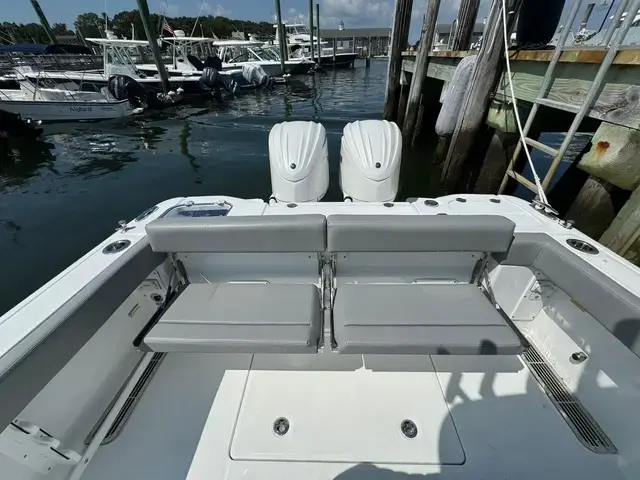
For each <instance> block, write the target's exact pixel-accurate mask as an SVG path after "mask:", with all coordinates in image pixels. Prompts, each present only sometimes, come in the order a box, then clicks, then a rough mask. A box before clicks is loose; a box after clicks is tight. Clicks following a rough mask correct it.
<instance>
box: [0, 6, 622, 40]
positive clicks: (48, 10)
mask: <svg viewBox="0 0 640 480" xmlns="http://www.w3.org/2000/svg"><path fill="white" fill-rule="evenodd" d="M39 1H40V6H41V7H42V9H43V11H44V13H45V15H46V16H47V18H48V20H49V23H52V24H53V23H66V24H67V25H68V26H72V25H73V22H74V20H75V18H76V16H77V15H78V14H80V13H86V12H96V13H99V12H103V11H105V4H106V11H107V12H108V13H109V15H113V14H114V13H117V12H119V11H122V10H134V9H136V8H137V4H136V1H135V0H106V2H105V0H64V1H60V0H39ZM592 1H594V2H596V4H597V7H596V9H595V11H594V14H593V16H592V18H591V21H590V23H589V27H590V28H598V27H599V25H600V22H601V21H602V18H604V15H605V13H606V10H607V8H608V7H607V6H604V5H602V4H603V3H605V0H592ZM607 1H608V2H609V3H610V2H611V0H607ZM3 3H5V5H4V6H3V9H2V20H3V21H8V22H16V23H29V22H37V21H38V18H37V16H36V14H35V12H34V11H33V8H32V7H31V3H30V2H27V1H24V0H20V1H18V0H3ZM148 3H149V9H150V10H151V12H160V11H162V9H163V8H164V10H165V11H166V14H167V16H169V17H171V16H182V15H185V16H194V17H195V16H197V15H198V13H199V12H200V11H202V13H203V14H204V15H223V16H225V17H229V18H233V19H238V20H253V21H268V22H270V21H273V18H274V15H273V12H274V11H275V6H274V5H275V2H274V0H205V3H203V0H164V1H161V0H148ZM314 3H319V4H320V23H321V25H320V26H321V27H324V28H337V27H338V25H339V23H340V22H341V21H342V22H344V25H345V27H346V28H351V27H353V28H355V27H389V26H391V23H392V21H393V11H394V4H395V1H394V0H314ZM571 3H572V1H571V0H567V2H566V4H567V5H566V6H565V13H566V11H567V9H568V7H569V5H570V4H571ZM585 3H589V2H585ZM426 4H427V0H414V6H413V12H412V24H411V36H410V40H411V41H415V40H417V39H418V37H419V36H420V26H421V24H422V16H423V14H424V11H425V8H426ZM490 4H491V0H482V1H481V4H480V11H479V13H478V21H479V22H481V21H482V19H483V18H484V17H485V16H486V15H487V12H488V10H489V5H490ZM459 5H460V0H442V2H441V4H440V14H439V16H438V21H439V22H444V23H450V22H452V21H453V19H455V17H456V14H457V10H458V7H459ZM281 8H282V15H283V18H284V19H285V20H303V21H304V22H305V23H306V22H307V18H308V8H309V1H308V0H281ZM583 8H584V7H583Z"/></svg>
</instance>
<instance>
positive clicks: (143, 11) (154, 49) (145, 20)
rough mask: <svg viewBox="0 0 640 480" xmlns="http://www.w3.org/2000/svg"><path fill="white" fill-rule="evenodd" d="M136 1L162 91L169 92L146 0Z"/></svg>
mask: <svg viewBox="0 0 640 480" xmlns="http://www.w3.org/2000/svg"><path fill="white" fill-rule="evenodd" d="M136 1H137V2H138V10H139V11H140V18H141V19H142V26H143V27H144V33H145V34H146V35H147V42H149V48H150V49H151V54H152V55H153V61H154V62H155V64H156V68H157V69H158V75H160V80H161V82H162V91H163V92H164V93H165V95H166V94H167V93H169V74H168V73H167V69H166V68H165V66H164V62H163V61H162V55H160V47H158V37H156V31H155V30H154V28H153V27H152V25H151V19H150V16H149V5H147V0H136Z"/></svg>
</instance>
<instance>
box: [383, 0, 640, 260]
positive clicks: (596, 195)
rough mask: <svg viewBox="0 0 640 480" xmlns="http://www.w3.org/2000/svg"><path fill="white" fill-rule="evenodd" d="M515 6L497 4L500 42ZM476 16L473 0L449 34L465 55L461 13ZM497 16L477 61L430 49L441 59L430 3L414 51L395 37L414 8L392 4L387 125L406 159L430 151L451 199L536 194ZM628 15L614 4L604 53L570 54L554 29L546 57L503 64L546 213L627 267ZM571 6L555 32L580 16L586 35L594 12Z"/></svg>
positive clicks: (514, 53)
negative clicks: (577, 145) (408, 152)
mask: <svg viewBox="0 0 640 480" xmlns="http://www.w3.org/2000/svg"><path fill="white" fill-rule="evenodd" d="M521 4H522V2H518V1H511V2H506V5H507V11H506V15H505V18H507V19H508V20H507V28H509V31H510V32H513V31H515V27H514V25H513V23H514V22H513V20H514V17H515V16H516V13H517V10H518V8H520V6H521ZM478 5H479V2H478V1H475V0H465V1H463V2H462V3H461V6H460V13H459V15H458V22H461V23H460V24H459V26H458V30H459V31H460V35H466V38H463V39H460V38H458V39H457V45H462V46H463V47H464V46H466V47H467V48H468V47H469V46H470V45H471V35H472V33H471V32H472V28H466V27H465V25H467V26H469V25H475V14H474V15H471V17H469V15H468V10H469V9H471V10H472V11H473V9H474V8H475V12H477V7H478ZM502 5H503V2H502V0H494V2H493V3H492V7H491V10H490V15H489V18H488V19H487V20H486V28H485V30H484V35H483V40H482V42H481V43H482V45H481V46H480V49H479V50H477V49H476V50H472V49H464V48H461V49H458V50H441V47H442V45H438V47H440V48H439V51H436V50H435V47H436V46H435V45H434V43H435V38H437V35H434V33H435V29H436V18H437V14H438V10H439V6H440V1H439V0H430V1H429V2H428V8H427V14H426V15H425V23H424V25H423V29H422V32H423V34H422V39H421V41H420V45H421V47H420V49H418V50H417V51H406V50H404V49H402V50H399V49H398V48H397V45H398V42H400V44H401V43H402V42H403V41H404V37H403V36H405V37H406V34H407V32H406V31H403V28H404V29H406V28H407V26H408V23H406V18H408V17H410V16H411V15H410V14H407V11H408V12H409V13H411V9H412V2H410V1H404V0H400V1H399V2H398V5H397V9H396V23H395V27H396V28H395V30H394V39H393V41H394V42H395V43H394V45H396V48H395V49H394V48H393V47H392V53H391V64H390V71H389V81H390V84H389V88H388V91H387V104H386V106H385V118H387V119H389V120H394V121H396V122H397V123H398V124H399V125H401V127H403V136H404V137H405V142H404V143H405V148H412V149H414V150H415V149H419V148H420V147H419V146H418V144H419V143H420V142H419V140H420V139H422V141H423V142H422V143H424V141H425V139H427V141H429V142H435V143H437V145H438V146H437V147H436V149H435V154H434V156H433V158H431V159H430V160H429V162H431V163H432V164H433V166H434V168H436V169H438V171H439V172H440V174H441V183H442V184H443V186H444V188H445V190H446V191H448V192H450V193H456V192H473V193H490V194H497V193H507V194H513V193H514V192H515V191H516V188H521V187H519V186H523V187H525V188H526V189H528V190H531V191H532V192H533V193H537V190H538V186H537V185H536V183H535V182H534V179H533V178H532V177H531V172H530V168H529V167H528V163H527V159H526V157H525V155H524V151H523V148H522V141H521V136H520V133H519V130H518V127H517V122H516V118H515V115H514V113H515V112H514V100H513V99H512V97H511V92H510V86H509V77H508V74H507V70H506V61H505V47H504V45H505V42H504V37H505V35H504V32H503V30H502V25H503V22H502ZM638 6H640V2H637V1H632V2H628V4H627V2H620V3H618V4H616V5H614V7H617V10H616V8H613V10H612V12H614V17H615V18H613V20H611V21H610V23H609V25H608V26H607V27H606V30H603V31H602V32H603V34H604V38H605V42H602V41H601V42H600V44H595V45H590V44H579V43H577V44H573V45H572V44H569V43H568V40H567V37H568V34H569V33H570V32H569V31H566V32H564V34H563V33H562V30H560V33H557V34H556V36H555V37H554V39H555V40H554V41H555V42H556V44H555V47H554V48H546V49H538V50H536V49H520V48H512V49H510V50H509V53H508V55H509V64H510V68H511V73H512V75H511V81H512V86H513V91H514V94H515V101H516V103H517V108H518V113H519V116H520V118H521V121H522V126H523V128H524V131H525V135H526V137H527V140H526V144H527V146H528V149H529V150H530V151H532V152H535V155H534V156H535V158H538V165H537V169H538V170H540V176H541V186H542V187H543V188H544V190H545V191H546V193H547V194H548V196H549V203H551V205H552V206H553V207H554V208H556V209H557V210H558V212H559V214H560V215H561V216H563V217H564V218H566V219H567V220H573V221H575V226H576V227H577V228H579V229H580V230H582V231H584V232H585V233H587V234H589V235H590V236H592V237H593V238H595V239H599V240H600V241H601V242H602V243H604V244H606V245H608V246H609V247H610V248H612V249H613V250H614V251H616V252H617V253H618V254H620V255H622V256H625V257H626V258H627V259H629V260H631V261H632V262H635V263H638V262H640V240H639V238H640V213H638V212H640V165H639V163H638V161H637V152H638V147H639V146H640V131H639V130H640V68H639V67H640V48H639V47H638V46H637V45H629V44H625V37H626V36H627V34H629V33H632V32H633V31H634V30H638V27H634V26H633V25H634V23H633V22H632V20H633V18H635V17H634V16H635V15H636V13H635V12H636V11H637V10H638V8H636V7H638ZM570 7H571V8H570V11H569V12H568V16H567V17H564V18H563V19H562V21H563V22H564V23H567V24H569V25H573V22H574V20H575V19H576V18H578V17H579V16H580V15H582V14H583V12H584V20H583V24H584V25H586V23H587V20H588V18H589V15H590V14H591V12H592V9H593V6H591V5H588V6H586V9H585V8H583V7H585V6H584V5H583V4H582V2H581V1H580V0H577V1H576V2H574V3H573V4H572V5H570ZM521 20H522V19H521ZM465 32H466V33H465ZM634 35H635V34H634ZM458 36H459V35H458ZM601 37H602V34H601ZM634 38H635V37H634ZM453 44H456V40H454V41H453ZM424 45H426V47H425V48H426V50H424V51H423V47H422V46H424ZM465 59H466V60H465ZM471 63H473V65H471V67H470V66H469V64H471ZM465 64H466V66H462V65H465ZM459 67H460V69H462V70H464V69H467V71H466V79H464V78H465V77H464V75H465V72H462V75H461V73H460V72H458V74H457V76H456V70H457V69H458V70H460V69H459ZM461 78H463V79H464V80H461ZM465 81H466V82H468V83H464V82H465ZM452 91H453V94H451V95H449V98H448V94H449V93H450V92H452ZM443 126H444V127H443ZM549 133H559V134H562V136H563V137H564V141H563V142H562V144H561V145H560V146H559V148H555V147H552V146H549V145H546V144H545V142H544V141H543V140H542V139H541V138H545V134H549ZM585 134H586V135H588V136H591V135H592V136H593V137H592V139H591V141H590V142H589V143H588V144H587V145H586V147H584V149H583V150H582V151H581V152H580V153H579V154H578V155H569V154H568V153H567V152H568V151H569V150H570V149H569V148H568V147H569V146H570V145H571V144H572V142H573V141H574V139H575V137H576V135H582V136H584V135H585ZM540 159H542V160H540ZM525 172H526V173H525ZM543 176H544V178H542V177H543Z"/></svg>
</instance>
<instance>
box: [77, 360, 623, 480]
mask: <svg viewBox="0 0 640 480" xmlns="http://www.w3.org/2000/svg"><path fill="white" fill-rule="evenodd" d="M278 417H286V418H287V419H288V420H289V421H290V424H291V427H290V430H289V432H288V433H287V434H286V435H284V436H282V437H278V436H276V435H275V434H274V433H273V431H272V425H273V422H274V421H275V420H276V419H277V418H278ZM404 419H411V420H413V421H415V423H416V424H417V426H418V432H419V433H418V436H417V437H416V438H415V439H408V438H405V437H404V436H403V435H402V434H401V432H400V429H399V425H400V422H402V421H403V420H404ZM621 467H622V466H621V465H620V458H619V457H618V456H617V455H605V454H595V453H592V452H591V451H589V450H588V449H586V448H585V447H584V446H583V445H582V444H581V443H580V442H579V441H578V440H577V438H576V436H575V435H574V434H573V432H572V431H571V430H570V429H569V427H568V426H567V424H566V423H565V422H564V420H563V419H562V418H561V417H560V415H559V413H558V411H557V410H556V408H555V407H554V406H553V404H552V403H551V401H550V400H549V398H548V397H547V395H546V394H545V393H544V392H543V391H542V389H541V388H540V386H539V385H538V383H537V382H536V381H535V379H534V378H533V377H532V376H531V374H530V372H529V370H528V369H527V367H526V366H525V365H524V364H523V362H522V361H521V360H520V358H519V357H477V356H473V357H452V356H437V357H414V356H412V357H404V356H400V357H398V356H396V357H388V356H364V357H362V356H344V355H341V356H336V355H334V354H324V355H311V356H271V355H254V356H252V355H213V354H168V355H167V356H166V357H165V359H164V361H163V363H162V364H161V366H160V368H159V370H158V371H157V373H156V374H155V376H154V378H153V380H152V382H151V384H150V385H149V387H148V388H147V390H146V392H145V393H144V396H143V397H142V400H141V401H140V403H139V404H138V405H137V407H136V410H135V411H134V413H133V415H132V416H131V418H130V419H129V421H128V423H127V424H126V426H125V428H124V429H123V431H122V433H121V434H120V436H119V437H118V438H117V439H116V440H115V441H113V442H112V443H110V444H108V445H105V446H103V447H101V448H100V449H99V450H98V452H97V453H96V455H95V457H94V458H93V460H92V462H91V464H90V465H89V467H88V469H87V471H86V473H85V475H86V477H84V478H89V479H93V480H102V479H104V480H107V479H109V480H110V479H113V478H136V479H139V480H146V479H149V480H151V479H153V480H159V479H178V478H188V479H189V480H201V479H223V478H226V479H239V478H243V479H266V478H273V479H275V478H278V479H299V478H314V479H316V478H317V479H333V478H335V479H341V480H345V479H346V480H351V479H365V478H366V479H390V478H394V479H395V478H405V477H406V478H409V477H411V478H423V477H424V478H429V479H431V478H473V479H477V478H520V479H522V478H531V479H537V478H578V477H580V478H589V479H591V478H592V479H602V478H607V479H614V478H625V475H624V468H621ZM629 478H630V477H629Z"/></svg>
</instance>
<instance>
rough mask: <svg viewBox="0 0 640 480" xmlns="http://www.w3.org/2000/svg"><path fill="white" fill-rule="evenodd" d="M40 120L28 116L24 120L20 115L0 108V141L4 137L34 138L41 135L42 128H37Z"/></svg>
mask: <svg viewBox="0 0 640 480" xmlns="http://www.w3.org/2000/svg"><path fill="white" fill-rule="evenodd" d="M39 126H40V122H35V121H33V120H31V119H30V118H27V119H26V120H25V119H23V118H22V117H21V116H20V115H17V114H15V113H11V112H5V111H4V110H0V141H1V140H2V139H3V138H4V137H5V136H9V137H14V138H19V139H29V140H30V139H34V138H37V137H39V136H40V135H42V128H38V127H39Z"/></svg>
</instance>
